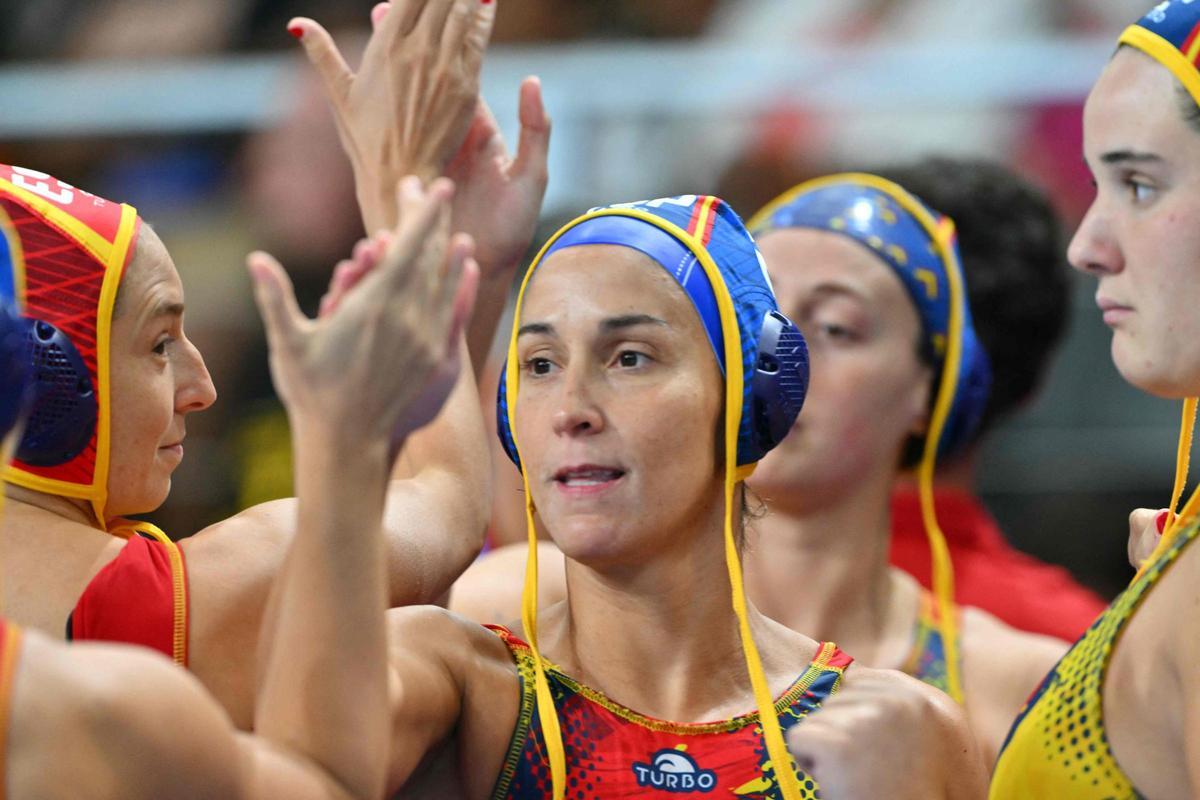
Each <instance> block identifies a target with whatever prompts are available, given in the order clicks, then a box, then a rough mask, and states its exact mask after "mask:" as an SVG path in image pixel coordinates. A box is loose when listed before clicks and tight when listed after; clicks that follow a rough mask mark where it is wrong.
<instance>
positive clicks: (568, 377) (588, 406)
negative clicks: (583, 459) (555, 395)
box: [552, 366, 604, 437]
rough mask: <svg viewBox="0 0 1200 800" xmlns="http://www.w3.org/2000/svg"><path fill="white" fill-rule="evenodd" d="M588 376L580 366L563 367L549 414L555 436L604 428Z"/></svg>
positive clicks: (584, 434) (575, 434) (577, 433)
mask: <svg viewBox="0 0 1200 800" xmlns="http://www.w3.org/2000/svg"><path fill="white" fill-rule="evenodd" d="M592 380H594V379H593V378H592V377H591V376H590V375H588V374H587V372H586V371H585V370H584V369H582V368H580V367H576V366H572V367H568V368H567V370H566V374H565V375H564V376H563V380H562V382H561V384H560V386H561V387H562V388H561V394H560V395H559V400H558V408H557V409H556V410H555V411H554V416H553V418H552V422H553V426H554V433H555V435H556V436H572V437H574V436H589V435H594V434H596V433H599V432H600V431H602V430H603V429H604V414H603V413H602V411H601V410H600V407H599V406H598V405H597V403H596V401H595V394H596V391H595V387H593V386H592V385H591V382H592Z"/></svg>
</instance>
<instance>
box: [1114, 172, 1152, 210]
mask: <svg viewBox="0 0 1200 800" xmlns="http://www.w3.org/2000/svg"><path fill="white" fill-rule="evenodd" d="M1121 184H1122V185H1123V186H1124V187H1125V190H1126V191H1127V192H1129V199H1130V201H1132V202H1133V204H1134V205H1141V204H1143V203H1147V202H1149V201H1150V200H1152V199H1153V197H1154V192H1155V191H1156V190H1155V187H1154V186H1152V185H1151V184H1149V183H1147V182H1146V181H1144V180H1142V179H1141V178H1139V177H1137V176H1136V175H1126V176H1124V177H1123V178H1122V179H1121Z"/></svg>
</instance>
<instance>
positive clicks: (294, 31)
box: [288, 25, 304, 39]
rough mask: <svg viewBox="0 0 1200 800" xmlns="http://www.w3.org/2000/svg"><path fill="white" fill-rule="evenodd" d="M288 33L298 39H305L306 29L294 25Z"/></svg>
mask: <svg viewBox="0 0 1200 800" xmlns="http://www.w3.org/2000/svg"><path fill="white" fill-rule="evenodd" d="M288 33H290V34H291V35H292V36H295V37H296V38H297V39H303V38H304V28H302V27H300V26H299V25H292V26H291V27H290V28H288Z"/></svg>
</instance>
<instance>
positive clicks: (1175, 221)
mask: <svg viewBox="0 0 1200 800" xmlns="http://www.w3.org/2000/svg"><path fill="white" fill-rule="evenodd" d="M1197 63H1200V4H1195V3H1192V2H1188V1H1187V0H1174V2H1163V3H1159V4H1158V5H1156V6H1155V7H1154V8H1153V9H1152V10H1151V11H1150V12H1149V13H1148V14H1147V15H1146V16H1145V17H1143V18H1142V19H1141V20H1140V21H1139V22H1138V23H1136V24H1134V25H1132V26H1130V27H1129V28H1127V29H1126V30H1125V32H1124V33H1123V34H1122V35H1121V37H1120V47H1119V48H1118V50H1117V52H1116V54H1115V55H1114V56H1113V58H1112V60H1111V61H1110V62H1109V63H1108V66H1106V67H1105V69H1104V71H1103V73H1102V74H1101V76H1100V79H1099V80H1098V81H1097V83H1096V85H1095V87H1094V88H1093V89H1092V92H1091V94H1090V95H1089V97H1088V101H1087V105H1086V106H1085V109H1084V118H1083V123H1084V156H1085V158H1086V160H1087V163H1088V165H1089V167H1090V168H1091V170H1092V173H1093V175H1094V176H1095V181H1096V198H1095V200H1094V201H1093V203H1092V205H1091V207H1090V208H1089V210H1088V212H1087V215H1086V216H1085V217H1084V220H1083V222H1082V223H1081V224H1080V227H1079V230H1078V232H1077V233H1076V234H1075V238H1074V240H1073V241H1072V242H1071V247H1070V250H1069V253H1068V256H1069V258H1070V261H1071V263H1072V265H1073V266H1075V267H1076V268H1077V269H1079V270H1081V271H1083V272H1086V273H1088V274H1090V275H1092V276H1093V277H1095V278H1096V279H1097V280H1098V289H1097V292H1096V300H1097V303H1098V305H1099V306H1100V309H1101V311H1102V312H1103V315H1104V321H1105V322H1106V323H1107V324H1108V325H1109V326H1110V327H1111V328H1112V329H1113V338H1112V358H1113V362H1114V363H1115V364H1116V366H1117V369H1118V370H1119V371H1120V372H1121V375H1122V376H1123V377H1124V378H1125V379H1126V380H1127V381H1129V382H1130V383H1132V384H1133V385H1135V386H1137V387H1138V388H1140V389H1142V390H1144V391H1146V392H1149V393H1151V394H1154V395H1156V396H1159V397H1173V398H1189V399H1187V400H1185V402H1184V417H1183V418H1184V425H1183V430H1182V434H1181V437H1180V449H1179V469H1178V476H1177V479H1176V484H1175V490H1174V492H1173V497H1172V503H1171V508H1172V509H1173V510H1174V513H1173V514H1172V515H1171V518H1170V519H1169V520H1168V521H1167V524H1166V526H1165V527H1166V530H1165V532H1164V534H1163V536H1162V539H1161V541H1160V542H1159V545H1158V547H1157V549H1156V551H1155V552H1154V553H1153V554H1152V555H1151V556H1150V558H1149V559H1147V560H1146V562H1145V563H1144V564H1143V565H1142V568H1141V570H1140V571H1139V573H1138V575H1137V576H1136V577H1135V578H1134V580H1133V582H1132V583H1131V584H1130V586H1129V587H1128V588H1127V589H1126V590H1125V591H1124V592H1123V593H1122V594H1121V595H1120V596H1118V597H1117V599H1116V600H1114V601H1113V603H1112V605H1110V606H1109V608H1108V609H1107V610H1106V611H1105V612H1104V613H1103V614H1101V615H1100V617H1099V618H1098V619H1097V620H1096V622H1095V623H1093V625H1092V627H1091V628H1089V629H1088V631H1087V632H1086V633H1085V634H1084V635H1083V637H1082V638H1081V639H1080V640H1079V641H1078V642H1077V643H1076V644H1075V646H1074V647H1073V648H1072V649H1071V650H1070V651H1069V652H1068V653H1067V654H1066V656H1064V657H1063V659H1062V661H1061V662H1060V663H1059V664H1058V665H1057V666H1056V667H1055V669H1054V670H1053V671H1052V672H1051V673H1050V674H1049V675H1048V676H1047V678H1046V680H1045V681H1044V682H1043V684H1042V686H1041V687H1040V688H1039V690H1038V691H1037V693H1036V694H1035V695H1034V696H1033V698H1032V699H1031V700H1030V703H1029V705H1028V707H1027V709H1026V710H1025V711H1024V712H1023V713H1022V715H1021V717H1020V718H1019V719H1018V721H1017V723H1016V725H1015V726H1014V727H1013V730H1012V733H1011V734H1010V737H1009V740H1008V742H1007V743H1006V745H1005V749H1004V752H1003V753H1002V754H1001V756H1000V760H999V762H998V763H997V767H996V773H995V776H994V778H993V781H992V791H991V796H992V797H993V798H1005V799H1007V798H1025V797H1055V798H1081V799H1082V798H1097V799H1098V798H1110V797H1113V798H1134V797H1192V796H1195V795H1196V794H1197V793H1198V792H1200V733H1198V731H1200V691H1198V687H1197V685H1196V680H1195V675H1196V670H1197V667H1198V666H1200V651H1198V649H1197V643H1198V642H1200V632H1198V631H1197V624H1198V623H1197V620H1196V618H1195V614H1193V613H1191V609H1194V608H1195V606H1196V603H1197V596H1196V592H1197V587H1198V586H1200V550H1197V549H1196V548H1195V547H1193V546H1192V543H1193V542H1194V541H1195V540H1196V538H1197V534H1198V533H1200V519H1198V518H1197V513H1198V512H1200V497H1198V496H1196V495H1193V496H1192V497H1191V498H1190V499H1189V500H1188V502H1187V503H1186V504H1184V505H1183V507H1182V508H1180V507H1179V500H1180V498H1181V497H1182V493H1183V489H1184V484H1185V479H1186V476H1187V455H1188V450H1189V449H1190V446H1191V441H1192V435H1191V434H1192V425H1193V424H1194V420H1195V410H1196V400H1195V397H1196V396H1197V395H1200V331H1197V329H1196V323H1195V319H1196V313H1195V309H1196V304H1197V292H1200V281H1198V280H1197V275H1196V265H1197V262H1198V261H1200V121H1198V120H1200V70H1198V68H1197Z"/></svg>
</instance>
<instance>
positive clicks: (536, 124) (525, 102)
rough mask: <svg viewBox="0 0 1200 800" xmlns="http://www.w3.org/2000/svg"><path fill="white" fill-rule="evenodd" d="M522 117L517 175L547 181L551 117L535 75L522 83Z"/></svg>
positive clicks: (539, 82)
mask: <svg viewBox="0 0 1200 800" xmlns="http://www.w3.org/2000/svg"><path fill="white" fill-rule="evenodd" d="M518 116H519V117H520V120H521V136H520V139H519V140H518V142H517V158H516V160H515V161H514V162H513V166H512V171H513V174H514V175H519V176H528V177H532V178H535V179H537V180H539V181H542V182H545V180H546V177H547V172H546V170H547V167H546V159H547V158H548V157H549V153H550V117H549V116H548V115H547V114H546V106H545V104H544V102H543V101H542V82H541V81H540V80H539V79H538V78H537V77H535V76H530V77H528V78H526V79H525V80H523V81H522V82H521V99H520V104H519V106H518Z"/></svg>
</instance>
